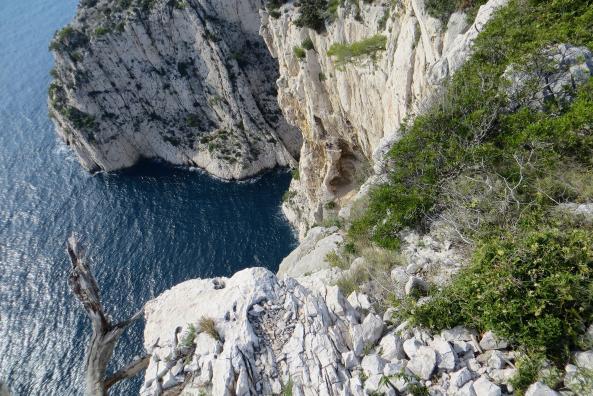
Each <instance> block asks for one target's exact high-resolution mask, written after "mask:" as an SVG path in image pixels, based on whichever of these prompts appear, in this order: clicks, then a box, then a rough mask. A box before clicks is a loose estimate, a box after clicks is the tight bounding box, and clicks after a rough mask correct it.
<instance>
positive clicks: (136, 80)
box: [49, 0, 301, 179]
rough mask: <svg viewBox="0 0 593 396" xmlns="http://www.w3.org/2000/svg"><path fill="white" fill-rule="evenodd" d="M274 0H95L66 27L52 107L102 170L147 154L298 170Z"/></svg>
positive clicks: (239, 170) (228, 171) (222, 170)
mask: <svg viewBox="0 0 593 396" xmlns="http://www.w3.org/2000/svg"><path fill="white" fill-rule="evenodd" d="M261 7H263V1H262V0H247V1H242V0H213V1H210V0H171V1H165V0H122V1H119V2H113V1H108V0H83V1H82V2H81V4H80V6H79V8H78V12H77V15H76V18H75V19H74V20H73V21H72V22H71V23H70V24H69V25H68V26H67V27H66V28H65V29H63V30H61V31H59V32H58V33H57V34H56V37H55V38H54V40H53V41H52V44H51V46H50V47H51V49H52V50H53V53H54V57H55V67H54V69H53V71H52V75H53V77H54V81H53V82H52V84H51V86H50V90H49V108H50V113H51V115H52V118H53V119H54V122H55V125H56V129H57V131H58V134H59V135H60V136H61V137H62V138H63V140H64V141H65V142H66V143H67V144H69V145H70V146H71V147H72V148H73V149H74V151H75V152H76V154H77V155H78V157H79V159H80V162H81V164H82V165H83V166H84V167H85V168H87V169H89V170H91V171H96V170H107V171H110V170H116V169H121V168H125V167H129V166H132V165H134V164H135V163H136V162H138V161H139V160H141V159H143V158H156V159H162V160H165V161H167V162H169V163H172V164H184V165H190V166H198V167H200V168H203V169H205V170H206V171H207V172H209V173H211V174H213V175H215V176H218V177H221V178H225V179H239V178H245V177H248V176H251V175H254V174H256V173H259V172H261V171H262V170H265V169H269V168H273V167H275V166H277V165H282V166H286V165H291V166H293V165H294V164H295V163H296V161H295V158H298V153H299V150H300V146H301V137H300V133H299V132H298V130H297V129H296V128H294V127H291V126H289V125H288V124H287V123H286V121H285V120H284V117H283V116H282V113H281V111H280V110H279V107H278V103H277V100H276V87H275V80H276V78H277V76H278V71H277V66H276V62H275V60H273V59H272V58H271V56H270V54H269V52H268V50H267V48H266V46H265V44H264V42H263V40H262V38H261V37H260V36H259V34H258V31H259V26H260V17H259V14H258V10H259V9H260V8H261Z"/></svg>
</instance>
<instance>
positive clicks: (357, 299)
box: [348, 291, 371, 311]
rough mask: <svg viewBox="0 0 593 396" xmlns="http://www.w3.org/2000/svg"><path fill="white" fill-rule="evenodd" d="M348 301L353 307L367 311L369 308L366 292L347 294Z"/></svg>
mask: <svg viewBox="0 0 593 396" xmlns="http://www.w3.org/2000/svg"><path fill="white" fill-rule="evenodd" d="M348 302H349V303H350V305H352V307H353V308H354V309H358V310H364V311H368V310H369V309H371V303H370V301H369V298H368V297H367V295H366V294H362V293H357V292H355V291H354V292H352V293H350V295H349V296H348Z"/></svg>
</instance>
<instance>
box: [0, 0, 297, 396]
mask: <svg viewBox="0 0 593 396" xmlns="http://www.w3.org/2000/svg"><path fill="white" fill-rule="evenodd" d="M76 3H77V2H76V1H75V0H52V1H48V0H28V1H23V0H0V381H3V382H6V383H8V385H9V387H10V388H11V390H12V392H13V393H14V394H15V395H79V394H81V393H82V386H83V372H82V370H81V369H82V366H83V360H84V350H85V348H86V340H87V338H88V336H89V334H90V327H89V321H88V320H87V318H86V317H85V316H84V313H83V312H82V310H81V309H80V307H79V306H78V304H77V303H76V301H75V300H74V299H73V297H72V295H71V293H70V291H69V289H68V286H67V272H68V268H69V263H68V261H67V257H66V254H65V251H64V243H65V241H66V239H67V237H68V235H69V234H70V233H72V232H74V233H76V234H77V235H78V236H79V237H80V238H81V239H82V241H83V243H84V244H85V245H87V246H88V254H89V256H90V257H91V259H92V264H93V271H94V272H95V274H96V277H97V279H98V281H99V284H100V285H101V288H102V292H103V300H104V305H105V306H106V307H107V309H108V311H109V312H110V313H112V315H113V316H114V317H115V318H116V319H124V318H126V317H128V316H130V315H131V314H132V313H133V312H135V311H136V310H137V309H138V308H139V307H141V306H142V303H143V302H144V301H146V300H147V299H149V298H151V297H154V296H155V295H158V294H159V293H160V292H162V291H163V290H165V289H167V288H169V287H171V286H173V285H174V284H176V283H179V282H181V281H183V280H186V279H191V278H195V277H210V276H215V275H230V274H232V273H233V272H235V271H237V270H239V269H241V268H245V267H248V266H252V265H262V266H266V267H268V268H270V269H272V270H275V269H276V268H277V266H278V264H279V262H280V261H281V259H282V258H283V257H284V256H285V255H286V254H287V253H288V252H289V251H290V249H291V247H292V246H293V245H294V238H293V235H292V232H291V230H290V228H289V226H288V225H287V223H286V221H285V219H284V218H283V217H282V215H281V213H280V210H279V204H280V199H281V198H280V197H281V195H282V192H283V191H284V190H285V189H286V188H287V186H288V183H289V176H288V175H287V174H286V173H278V172H275V173H272V174H268V175H266V176H263V177H261V178H259V179H258V180H256V181H252V182H247V183H225V182H221V181H217V180H214V179H212V178H209V177H207V176H205V175H203V174H201V173H200V172H191V171H187V170H182V169H174V168H163V167H156V166H154V165H145V166H142V167H140V168H138V169H134V170H133V171H129V172H123V173H119V174H100V175H97V176H94V177H91V176H89V175H88V174H86V173H85V172H84V171H83V170H82V169H81V168H80V166H79V165H78V163H77V162H76V161H75V159H74V158H73V156H72V154H71V153H70V152H69V151H68V149H67V148H65V147H64V146H63V145H62V144H60V143H59V142H58V141H57V139H56V137H55V133H54V131H53V126H52V124H51V122H50V121H49V119H48V117H47V106H46V90H47V86H48V84H49V80H50V79H49V76H48V72H49V70H50V68H51V63H52V61H51V56H50V54H49V53H48V51H47V44H48V42H49V40H50V38H51V36H52V34H53V32H54V31H55V30H56V29H58V28H59V27H60V26H63V25H64V24H66V23H67V22H68V21H69V20H70V19H71V18H72V17H73V15H74V12H75V9H76ZM142 329H143V324H142V323H138V324H137V325H135V326H134V327H133V328H132V329H131V331H129V332H128V333H127V335H126V336H125V337H124V338H122V340H121V341H120V344H119V345H118V348H117V350H116V352H115V363H116V365H121V364H123V363H124V362H127V361H129V360H130V359H131V358H132V357H133V356H134V355H135V354H140V353H141V340H142V339H141V335H142ZM140 381H141V378H140V377H139V378H137V379H136V380H135V381H128V382H127V383H123V384H122V385H120V386H118V387H117V389H115V391H114V392H113V394H120V395H129V394H134V393H136V392H137V390H138V389H139V386H140Z"/></svg>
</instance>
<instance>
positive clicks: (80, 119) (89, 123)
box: [62, 106, 96, 130]
mask: <svg viewBox="0 0 593 396" xmlns="http://www.w3.org/2000/svg"><path fill="white" fill-rule="evenodd" d="M62 114H63V115H64V117H66V118H67V119H68V120H69V121H70V122H71V123H72V125H73V126H74V127H75V128H76V129H82V130H92V129H94V128H95V126H96V123H95V117H93V116H92V115H90V114H88V113H85V112H84V111H80V110H78V109H77V108H75V107H71V106H67V107H64V108H63V109H62Z"/></svg>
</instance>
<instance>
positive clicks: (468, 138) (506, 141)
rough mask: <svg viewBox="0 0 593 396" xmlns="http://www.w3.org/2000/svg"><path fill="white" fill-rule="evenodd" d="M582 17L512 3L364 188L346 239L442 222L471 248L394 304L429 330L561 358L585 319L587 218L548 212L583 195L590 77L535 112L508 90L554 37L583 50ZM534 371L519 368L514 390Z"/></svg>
mask: <svg viewBox="0 0 593 396" xmlns="http://www.w3.org/2000/svg"><path fill="white" fill-rule="evenodd" d="M432 3H434V2H429V9H430V4H432ZM449 3H453V2H449ZM449 3H448V4H449ZM442 4H445V2H442ZM442 9H443V10H445V11H446V12H445V11H443V12H445V13H448V12H449V11H447V10H448V8H447V7H443V8H442ZM592 29H593V7H592V2H591V1H589V0H547V1H546V0H513V1H511V3H510V4H509V5H508V6H507V7H505V8H504V9H502V10H501V11H499V12H498V14H497V16H496V17H495V18H494V19H493V20H492V21H491V22H490V23H489V24H488V25H487V27H486V28H485V30H484V31H483V32H482V33H481V34H480V35H479V37H478V39H477V41H476V45H475V48H474V53H473V55H472V57H471V58H470V59H469V61H468V62H467V63H466V64H465V65H464V66H463V67H462V69H460V70H459V71H458V72H457V73H456V75H455V76H454V77H453V78H452V80H451V81H450V83H449V84H447V86H446V87H444V89H443V91H442V92H440V93H439V95H438V97H436V98H435V99H434V101H433V103H432V105H431V106H430V107H429V110H428V111H427V112H426V113H425V114H424V115H422V116H420V117H418V118H416V119H415V120H414V121H413V122H411V123H410V124H409V125H407V126H405V127H404V128H403V132H404V133H403V134H404V137H403V138H402V139H401V140H400V141H398V142H397V143H396V144H395V145H394V146H393V148H392V149H391V151H390V152H389V155H388V156H389V159H390V160H391V168H390V173H389V182H388V183H386V184H384V185H381V186H379V187H378V188H376V189H375V190H374V191H373V192H372V194H371V197H370V201H369V205H368V208H367V210H366V211H364V213H363V214H362V215H361V216H360V217H359V218H357V219H355V220H354V221H353V223H352V225H351V227H350V229H349V234H350V238H351V239H352V240H354V241H361V240H370V241H372V242H373V243H375V244H377V245H379V246H382V247H387V248H391V249H397V248H398V247H399V245H400V239H399V235H400V232H401V231H402V230H404V229H405V228H417V229H423V228H424V229H425V228H426V227H428V226H430V224H432V223H433V222H434V221H435V220H440V221H442V222H445V223H447V224H448V225H449V226H450V228H451V229H452V230H454V232H455V233H457V235H458V238H459V241H460V242H462V243H464V244H467V245H469V246H470V247H471V251H472V252H473V253H472V258H471V262H470V265H469V266H468V267H467V268H466V269H464V270H463V271H462V272H461V273H460V274H459V275H458V277H457V278H456V279H455V280H454V281H453V282H452V283H451V284H450V285H448V286H446V287H445V288H444V289H443V290H440V291H436V292H435V293H433V295H432V298H431V300H430V301H429V302H428V303H426V304H424V305H421V306H416V305H415V303H414V302H413V301H407V302H405V303H404V304H402V305H401V306H399V307H398V308H399V314H400V315H401V316H403V317H407V318H410V319H412V320H413V322H415V323H416V324H419V325H424V326H427V327H429V328H432V329H434V330H438V329H442V328H445V327H447V326H452V325H455V324H464V325H466V326H470V327H473V328H476V329H478V330H480V331H484V330H494V331H496V332H498V333H500V334H501V335H503V336H505V337H507V338H508V339H509V340H510V341H511V342H512V343H513V344H514V345H515V346H517V347H518V348H519V349H521V350H523V351H524V352H526V353H527V355H528V356H531V361H532V362H540V363H541V362H542V361H543V358H544V357H546V358H548V359H550V360H553V361H554V362H555V363H557V364H559V365H560V364H564V363H565V362H566V360H567V358H568V352H569V350H570V349H571V348H574V347H575V346H576V345H577V342H578V340H579V336H580V335H581V334H582V333H583V332H584V331H585V329H586V326H587V325H589V324H590V323H591V322H593V299H592V298H591V296H592V295H593V249H592V245H593V239H592V238H591V231H593V226H592V225H591V224H590V223H588V222H587V221H585V220H584V219H580V218H575V217H574V216H572V215H567V214H565V213H564V214H563V213H562V211H561V210H559V208H560V207H561V206H559V205H561V204H564V203H582V202H591V201H592V200H593V191H592V190H591V188H590V186H589V183H588V182H587V181H590V180H592V178H593V155H592V154H593V82H591V81H589V83H587V84H585V85H584V86H582V87H580V88H579V89H578V92H572V93H571V96H572V97H573V98H576V99H575V100H574V101H573V102H572V103H563V102H560V101H554V100H552V101H546V102H545V104H544V106H543V108H542V109H539V110H540V111H536V110H534V109H533V108H530V106H528V102H529V100H530V99H529V98H530V96H529V95H530V94H533V92H524V95H525V96H522V97H521V98H513V100H511V99H510V98H509V95H508V94H507V93H508V90H509V85H510V83H509V82H508V78H507V77H508V70H509V66H511V65H539V66H537V67H541V68H543V69H545V68H546V67H548V66H549V65H546V64H545V62H544V63H542V61H545V56H543V55H542V54H545V52H546V51H547V50H548V49H550V48H553V47H554V46H557V45H558V44H561V43H566V44H570V45H572V46H584V47H587V48H589V49H593V34H592V33H591V32H592ZM531 69H532V70H530V71H531V72H534V70H533V69H534V68H533V67H532V68H531ZM505 71H507V73H505ZM539 71H541V70H539ZM513 101H514V103H513ZM528 366H529V365H523V367H528ZM532 366H533V365H532ZM536 366H537V364H536ZM538 371H539V369H537V370H522V372H521V374H520V376H523V380H522V381H520V382H518V383H517V386H518V387H519V391H521V387H522V386H524V385H529V384H530V383H532V382H533V381H534V380H535V377H536V376H537V375H538ZM526 373H528V374H529V373H530V374H529V375H527V377H529V378H527V380H526V379H525V376H526Z"/></svg>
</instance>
